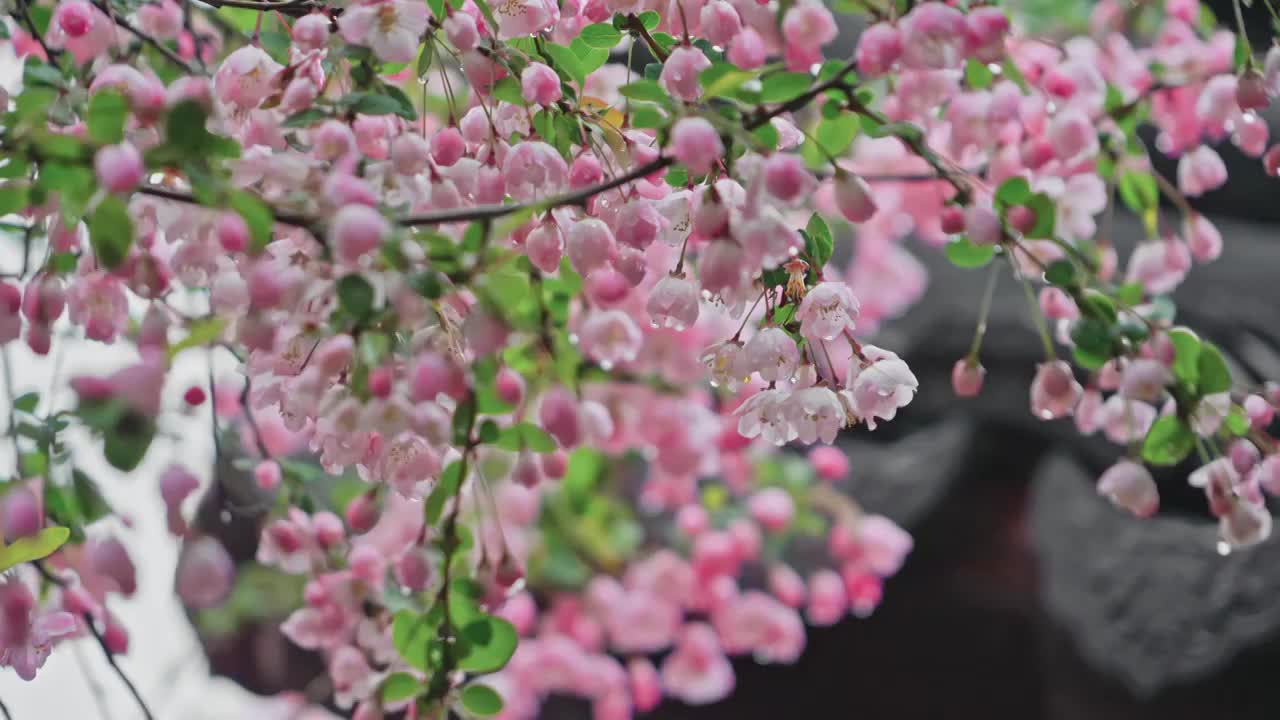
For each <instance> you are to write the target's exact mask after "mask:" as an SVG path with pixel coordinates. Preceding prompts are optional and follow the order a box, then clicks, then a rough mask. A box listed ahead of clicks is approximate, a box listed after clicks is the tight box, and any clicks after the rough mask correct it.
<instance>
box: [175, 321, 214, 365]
mask: <svg viewBox="0 0 1280 720" xmlns="http://www.w3.org/2000/svg"><path fill="white" fill-rule="evenodd" d="M226 326H227V320H226V318H221V317H208V318H201V319H199V320H196V321H195V322H193V323H191V327H190V328H188V329H187V336H186V337H185V338H183V339H182V340H179V341H178V342H176V343H174V344H173V345H172V346H170V348H169V359H170V360H172V359H173V358H174V357H176V356H177V355H178V353H180V352H182V351H183V350H186V349H188V348H197V347H204V346H206V345H208V344H210V343H212V342H213V341H214V340H217V339H218V338H219V337H221V336H222V330H223V329H224V328H225V327H226Z"/></svg>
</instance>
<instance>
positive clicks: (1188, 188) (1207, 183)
mask: <svg viewBox="0 0 1280 720" xmlns="http://www.w3.org/2000/svg"><path fill="white" fill-rule="evenodd" d="M1226 182H1227V166H1226V164H1225V163H1223V162H1222V156H1220V155H1218V153H1217V151H1215V150H1214V149H1213V148H1211V147H1209V146H1208V145H1201V146H1200V147H1198V148H1196V149H1195V150H1192V151H1191V152H1189V153H1187V154H1185V155H1183V156H1182V158H1181V159H1180V160H1178V189H1179V190H1181V191H1182V192H1183V193H1184V194H1186V195H1190V196H1192V197H1196V196H1199V195H1203V194H1204V193H1207V192H1209V191H1211V190H1217V189H1218V188H1220V187H1222V186H1223V184H1225V183H1226Z"/></svg>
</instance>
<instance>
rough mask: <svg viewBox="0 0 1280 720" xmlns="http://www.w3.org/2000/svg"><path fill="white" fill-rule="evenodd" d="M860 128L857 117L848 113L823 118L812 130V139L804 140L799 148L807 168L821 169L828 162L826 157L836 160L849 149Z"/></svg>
mask: <svg viewBox="0 0 1280 720" xmlns="http://www.w3.org/2000/svg"><path fill="white" fill-rule="evenodd" d="M860 127H861V125H860V123H859V122H858V118H857V116H855V115H851V114H849V113H844V114H841V115H840V116H838V117H834V118H823V119H822V120H821V121H820V122H819V123H818V126H817V127H816V128H814V130H813V133H812V135H813V139H811V140H805V143H804V145H803V146H801V148H800V154H801V155H802V156H803V157H804V159H805V162H806V163H808V164H809V167H811V168H814V169H821V168H823V167H825V166H826V165H827V164H828V163H829V162H830V160H828V159H827V158H828V156H831V157H837V158H838V157H840V156H841V155H843V154H844V153H845V151H846V150H848V149H849V146H850V145H852V144H853V139H854V138H856V137H857V136H858V130H859V129H860ZM815 143H816V145H815ZM822 150H826V152H825V153H824V152H822Z"/></svg>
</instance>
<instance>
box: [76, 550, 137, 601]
mask: <svg viewBox="0 0 1280 720" xmlns="http://www.w3.org/2000/svg"><path fill="white" fill-rule="evenodd" d="M86 557H87V559H88V562H89V566H90V567H91V568H92V569H93V571H94V572H95V573H97V574H99V575H102V576H104V577H106V578H107V579H109V580H110V581H111V582H112V583H114V586H115V588H114V589H115V590H117V591H119V592H120V594H122V595H125V596H129V595H132V594H133V593H134V592H135V591H137V589H138V580H137V573H136V571H135V570H134V567H133V561H132V560H130V559H129V552H128V551H127V550H125V549H124V545H121V544H120V541H119V540H117V539H115V538H113V537H106V538H101V539H97V540H90V541H89V543H88V550H87V553H86Z"/></svg>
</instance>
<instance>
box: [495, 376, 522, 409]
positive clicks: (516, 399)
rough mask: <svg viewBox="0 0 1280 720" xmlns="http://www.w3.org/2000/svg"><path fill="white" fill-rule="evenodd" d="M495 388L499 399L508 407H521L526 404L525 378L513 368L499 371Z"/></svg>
mask: <svg viewBox="0 0 1280 720" xmlns="http://www.w3.org/2000/svg"><path fill="white" fill-rule="evenodd" d="M493 388H494V391H495V392H496V393H497V395H498V399H499V400H501V401H502V402H504V403H506V404H508V405H519V404H520V403H522V402H524V391H525V382H524V378H523V377H522V376H521V375H520V373H518V372H516V371H515V370H512V369H511V368H505V367H504V368H502V369H501V370H499V371H498V375H497V377H495V378H494V381H493Z"/></svg>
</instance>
